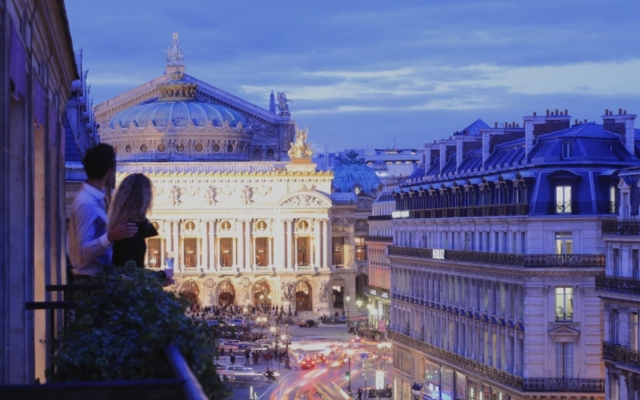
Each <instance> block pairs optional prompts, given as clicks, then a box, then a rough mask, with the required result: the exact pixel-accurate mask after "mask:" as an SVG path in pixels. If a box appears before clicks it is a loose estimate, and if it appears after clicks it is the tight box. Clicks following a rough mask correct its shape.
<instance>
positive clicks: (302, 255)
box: [296, 224, 311, 266]
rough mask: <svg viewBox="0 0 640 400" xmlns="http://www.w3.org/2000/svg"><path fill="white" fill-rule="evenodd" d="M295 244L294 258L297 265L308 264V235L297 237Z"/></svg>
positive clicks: (309, 250)
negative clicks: (295, 254) (295, 252)
mask: <svg viewBox="0 0 640 400" xmlns="http://www.w3.org/2000/svg"><path fill="white" fill-rule="evenodd" d="M307 225H308V224H307ZM296 245H297V246H296V247H297V256H296V260H297V264H298V266H306V265H310V261H311V260H310V258H311V257H310V254H311V249H310V248H309V238H308V237H299V238H297V239H296Z"/></svg>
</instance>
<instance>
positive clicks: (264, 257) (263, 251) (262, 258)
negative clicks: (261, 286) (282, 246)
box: [256, 238, 269, 267]
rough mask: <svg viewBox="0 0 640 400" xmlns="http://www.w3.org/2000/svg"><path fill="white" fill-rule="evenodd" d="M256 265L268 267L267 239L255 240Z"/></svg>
mask: <svg viewBox="0 0 640 400" xmlns="http://www.w3.org/2000/svg"><path fill="white" fill-rule="evenodd" d="M256 265H257V266H259V267H266V266H268V265H269V239H268V238H256Z"/></svg>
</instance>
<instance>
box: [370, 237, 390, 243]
mask: <svg viewBox="0 0 640 400" xmlns="http://www.w3.org/2000/svg"><path fill="white" fill-rule="evenodd" d="M364 241H365V242H377V243H393V237H392V236H365V238H364Z"/></svg>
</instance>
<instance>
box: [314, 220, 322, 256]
mask: <svg viewBox="0 0 640 400" xmlns="http://www.w3.org/2000/svg"><path fill="white" fill-rule="evenodd" d="M313 233H314V234H315V235H316V236H315V238H316V240H315V242H316V244H315V246H314V249H313V257H314V258H313V259H314V265H315V266H316V267H318V268H320V266H321V264H320V263H321V262H322V257H321V256H320V254H322V251H321V244H320V220H319V219H317V218H316V219H315V220H314V221H313Z"/></svg>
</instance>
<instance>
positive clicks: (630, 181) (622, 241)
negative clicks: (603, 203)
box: [596, 170, 640, 400]
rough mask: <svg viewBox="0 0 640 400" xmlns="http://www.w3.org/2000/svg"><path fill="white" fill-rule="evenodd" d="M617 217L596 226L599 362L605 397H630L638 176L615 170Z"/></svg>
mask: <svg viewBox="0 0 640 400" xmlns="http://www.w3.org/2000/svg"><path fill="white" fill-rule="evenodd" d="M615 174H617V175H618V176H619V183H618V190H619V193H620V207H619V209H618V218H616V219H611V220H607V221H603V222H602V237H603V239H604V243H605V246H606V247H605V254H606V258H607V267H606V271H604V272H603V273H602V274H601V275H599V276H597V277H596V290H597V291H598V294H599V295H600V298H601V299H602V302H603V306H604V314H603V322H604V342H603V343H602V357H603V359H604V365H605V368H606V372H605V386H606V398H607V399H612V400H622V399H624V400H631V399H636V398H638V396H639V392H640V369H639V368H640V346H639V343H638V341H639V340H640V332H639V329H640V327H639V322H638V313H640V255H639V254H640V220H638V206H639V204H640V203H639V201H640V197H639V194H640V191H639V190H638V183H639V179H640V175H639V174H638V171H637V170H627V171H624V170H623V171H619V172H616V173H614V175H615Z"/></svg>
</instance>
